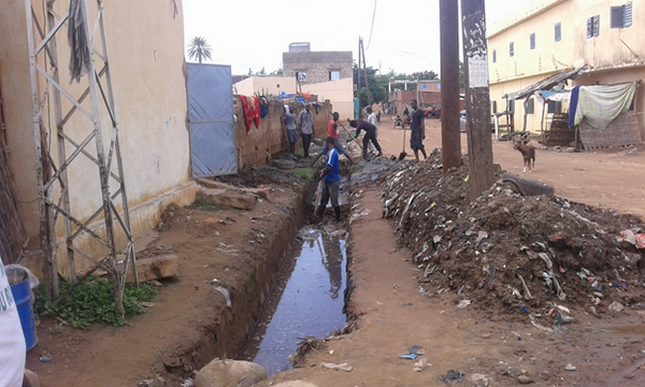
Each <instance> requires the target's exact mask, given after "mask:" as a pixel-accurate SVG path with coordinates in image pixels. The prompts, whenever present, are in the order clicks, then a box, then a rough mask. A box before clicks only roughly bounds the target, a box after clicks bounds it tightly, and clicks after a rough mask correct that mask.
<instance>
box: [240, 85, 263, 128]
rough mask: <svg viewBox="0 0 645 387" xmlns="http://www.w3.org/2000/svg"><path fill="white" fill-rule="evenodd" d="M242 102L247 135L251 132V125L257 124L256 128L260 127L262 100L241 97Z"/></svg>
mask: <svg viewBox="0 0 645 387" xmlns="http://www.w3.org/2000/svg"><path fill="white" fill-rule="evenodd" d="M239 97H240V102H241V103H242V111H243V112H244V124H245V125H246V133H247V134H248V133H249V131H250V130H251V123H252V122H255V127H256V128H259V127H260V98H258V97H247V96H245V95H240V96H239Z"/></svg>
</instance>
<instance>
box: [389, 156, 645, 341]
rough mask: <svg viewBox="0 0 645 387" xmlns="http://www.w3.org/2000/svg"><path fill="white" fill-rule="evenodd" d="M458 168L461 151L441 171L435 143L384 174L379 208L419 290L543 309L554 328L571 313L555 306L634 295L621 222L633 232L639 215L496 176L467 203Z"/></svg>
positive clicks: (517, 310)
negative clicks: (526, 189) (519, 186)
mask: <svg viewBox="0 0 645 387" xmlns="http://www.w3.org/2000/svg"><path fill="white" fill-rule="evenodd" d="M468 171H469V168H468V165H467V159H464V164H463V165H462V166H461V167H460V168H453V169H451V170H450V171H448V173H447V175H446V176H445V177H444V175H443V172H444V171H443V168H442V165H441V152H440V150H435V151H433V152H432V153H431V154H430V155H429V157H428V159H427V160H426V161H424V162H422V163H419V164H416V165H415V164H412V163H408V162H406V163H400V164H398V165H397V166H396V167H394V168H393V169H392V170H390V172H388V173H389V175H388V177H387V179H386V181H385V183H384V187H383V188H384V189H383V190H384V192H383V202H384V204H385V205H384V213H383V216H384V217H386V218H389V219H392V220H394V226H395V229H396V231H397V233H399V235H400V241H401V243H402V244H404V245H406V246H407V247H409V248H410V249H411V250H412V252H413V258H412V261H413V263H414V265H416V267H415V268H413V269H414V270H417V271H419V274H420V276H419V278H420V286H421V289H420V291H422V292H427V293H428V294H429V295H434V294H439V295H440V294H445V293H450V292H453V293H457V294H458V295H459V296H460V297H461V298H462V300H461V301H462V302H461V303H460V305H465V306H464V307H467V306H468V305H470V304H471V303H472V306H471V307H476V308H483V309H493V310H495V311H497V312H503V313H504V314H505V315H509V314H510V315H526V314H529V316H530V317H531V319H532V321H533V319H534V318H535V317H542V316H544V317H546V316H549V318H551V319H552V320H551V321H552V322H554V324H555V325H557V326H559V324H561V323H562V322H570V321H571V317H570V316H569V315H568V314H569V313H570V312H569V309H568V308H566V307H564V306H562V305H558V304H565V303H567V304H569V305H572V306H576V305H577V306H582V307H584V308H586V309H587V310H588V311H590V312H593V313H604V312H606V311H607V307H608V306H609V305H610V304H611V303H612V301H613V302H616V303H619V304H631V303H635V302H638V301H639V300H638V297H639V296H638V295H637V294H640V293H636V292H633V290H635V288H639V287H641V286H643V285H645V283H642V277H640V276H639V274H640V273H641V271H642V270H643V269H644V268H645V259H644V256H643V253H644V252H645V251H644V250H642V249H640V248H639V247H638V244H637V243H633V242H632V241H631V240H630V238H629V235H630V232H625V230H631V232H632V233H639V232H640V229H639V227H643V222H642V220H641V219H639V218H637V217H635V216H632V215H626V214H618V213H615V212H611V211H603V210H600V209H597V208H593V207H590V206H587V205H584V204H579V203H574V202H571V201H569V200H567V199H565V198H558V197H553V198H549V197H546V196H533V197H525V196H522V195H520V194H519V193H516V192H515V191H514V190H513V189H512V188H513V187H512V185H509V184H508V183H504V182H503V180H502V179H500V180H498V182H497V183H495V184H494V185H493V186H492V187H491V189H490V190H489V191H488V192H486V193H484V194H483V195H482V196H480V197H479V198H478V199H477V200H475V201H474V202H473V203H471V202H470V200H469V197H468V188H469V187H468ZM495 175H496V177H497V178H500V176H501V175H502V171H501V170H500V168H499V166H496V171H495ZM621 232H622V236H621ZM625 235H628V237H625ZM632 239H633V238H632ZM466 299H467V301H469V302H464V301H465V300H466ZM615 309H616V308H611V309H610V310H615ZM533 323H534V325H536V326H537V325H540V324H537V323H535V321H533ZM540 326H541V325H540ZM547 329H551V328H547Z"/></svg>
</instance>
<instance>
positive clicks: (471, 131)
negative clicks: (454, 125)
mask: <svg viewBox="0 0 645 387" xmlns="http://www.w3.org/2000/svg"><path fill="white" fill-rule="evenodd" d="M484 10H485V8H484V0H461V23H462V26H463V47H464V73H465V74H464V75H465V77H466V114H467V129H468V158H469V163H470V180H469V181H470V200H471V201H473V200H475V199H476V198H477V197H479V196H480V195H481V194H482V192H485V191H486V190H488V189H489V188H490V187H491V185H492V184H493V183H494V177H493V141H492V139H491V130H490V95H489V90H488V50H487V47H486V16H485V12H484ZM442 70H443V69H442ZM444 168H445V165H444Z"/></svg>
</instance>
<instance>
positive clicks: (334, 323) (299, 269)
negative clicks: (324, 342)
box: [240, 227, 347, 376]
mask: <svg viewBox="0 0 645 387" xmlns="http://www.w3.org/2000/svg"><path fill="white" fill-rule="evenodd" d="M298 235H299V237H298V238H297V239H296V240H295V241H294V246H293V248H292V250H291V252H290V256H289V258H288V259H287V261H286V263H285V265H284V267H283V268H282V269H281V270H280V272H279V273H278V275H277V277H276V280H275V282H274V285H273V288H272V289H271V293H270V295H269V299H268V301H267V304H266V306H265V308H264V310H263V311H262V313H261V315H260V318H259V320H258V321H259V323H258V324H257V326H256V328H255V330H254V331H253V332H252V333H251V335H250V339H249V341H248V343H247V345H246V347H245V349H244V351H243V352H242V354H241V356H240V359H243V360H249V361H253V362H255V363H257V364H259V365H261V366H263V367H264V368H265V369H266V371H267V373H268V374H269V376H273V375H275V374H277V373H278V372H280V371H282V370H284V369H287V368H289V367H290V366H291V363H290V362H289V360H288V359H287V358H288V356H289V355H291V354H293V353H294V352H295V351H296V349H297V344H298V342H299V341H300V340H299V339H298V338H301V337H305V336H315V337H325V336H327V335H328V334H329V333H330V332H331V331H333V330H335V329H342V328H343V326H344V325H345V314H344V313H343V305H344V290H345V286H346V282H347V281H346V253H345V239H344V232H343V231H342V230H338V231H334V232H328V231H325V230H322V229H316V228H311V227H308V228H303V229H302V230H300V233H299V234H298Z"/></svg>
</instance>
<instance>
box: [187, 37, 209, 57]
mask: <svg viewBox="0 0 645 387" xmlns="http://www.w3.org/2000/svg"><path fill="white" fill-rule="evenodd" d="M212 52H213V50H212V49H211V46H209V45H208V43H206V39H204V38H203V37H201V36H195V37H194V38H193V40H191V41H190V43H189V44H188V57H189V58H190V59H197V60H198V61H199V63H202V60H204V59H208V60H210V59H211V53H212Z"/></svg>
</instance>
